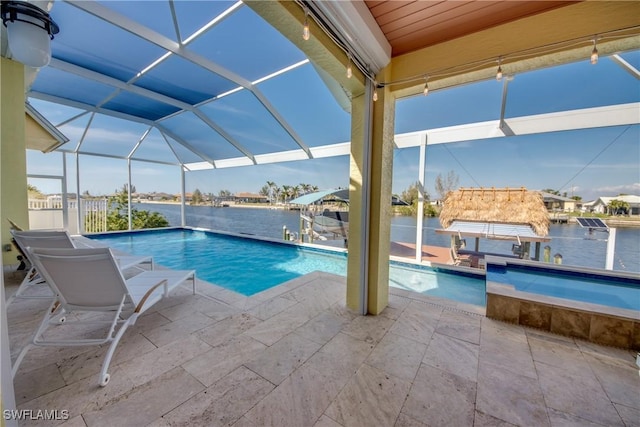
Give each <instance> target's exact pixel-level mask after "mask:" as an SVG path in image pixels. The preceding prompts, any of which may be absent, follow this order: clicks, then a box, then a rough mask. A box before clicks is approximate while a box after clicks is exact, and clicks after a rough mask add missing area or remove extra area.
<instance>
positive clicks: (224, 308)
mask: <svg viewBox="0 0 640 427" xmlns="http://www.w3.org/2000/svg"><path fill="white" fill-rule="evenodd" d="M240 312H242V310H240V309H239V308H237V307H233V306H231V305H229V304H226V303H224V302H221V301H216V300H213V299H209V298H207V297H203V302H202V307H200V313H202V314H204V315H205V316H208V317H210V318H212V319H213V320H215V321H219V320H222V319H226V318H227V317H229V316H232V315H234V314H237V313H240Z"/></svg>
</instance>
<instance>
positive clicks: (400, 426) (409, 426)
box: [394, 412, 428, 427]
mask: <svg viewBox="0 0 640 427" xmlns="http://www.w3.org/2000/svg"><path fill="white" fill-rule="evenodd" d="M394 427H428V425H427V424H425V423H423V422H421V421H418V420H416V419H415V418H413V417H410V416H408V415H406V414H403V413H402V412H401V413H400V415H398V419H396V423H395V424H394Z"/></svg>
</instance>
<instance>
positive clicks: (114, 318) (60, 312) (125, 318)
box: [12, 248, 196, 386]
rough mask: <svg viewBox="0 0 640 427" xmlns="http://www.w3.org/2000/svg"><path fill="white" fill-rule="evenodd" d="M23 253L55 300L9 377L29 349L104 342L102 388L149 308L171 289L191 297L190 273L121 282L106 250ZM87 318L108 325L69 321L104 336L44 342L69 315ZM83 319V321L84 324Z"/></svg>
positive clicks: (151, 275)
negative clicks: (101, 330)
mask: <svg viewBox="0 0 640 427" xmlns="http://www.w3.org/2000/svg"><path fill="white" fill-rule="evenodd" d="M27 252H28V253H29V256H30V258H31V260H32V262H33V263H34V264H35V266H36V268H37V270H38V271H39V272H40V274H42V276H43V277H44V279H45V280H46V281H47V283H48V284H49V286H51V288H52V289H53V291H54V292H55V294H56V299H55V300H54V301H53V302H52V304H51V306H50V307H49V309H48V310H47V312H46V313H45V315H44V318H43V319H42V322H41V324H40V326H39V327H38V329H37V331H36V332H35V334H34V335H33V338H32V340H31V342H30V343H29V344H28V345H26V346H25V347H24V348H23V349H22V351H21V352H20V354H19V355H18V358H17V359H16V362H15V364H14V366H13V368H12V374H13V375H14V376H15V375H16V373H17V371H18V368H19V366H20V363H21V362H22V360H23V358H24V356H25V355H26V353H27V351H28V350H29V349H30V348H31V347H32V346H34V345H35V346H85V345H101V344H105V343H108V342H110V343H111V344H110V346H109V349H108V350H107V353H106V355H105V359H104V361H103V363H102V369H101V370H100V378H99V384H100V385H101V386H105V385H107V383H108V382H109V378H110V375H109V373H108V372H107V371H108V369H109V364H110V363H111V358H112V356H113V353H114V351H115V349H116V347H117V345H118V343H119V342H120V339H121V338H122V335H123V334H124V332H125V331H126V330H127V328H128V327H129V326H131V325H133V324H135V322H136V320H137V319H138V316H140V315H141V314H142V313H144V312H145V311H146V310H147V309H149V308H150V307H152V306H153V305H154V304H155V303H157V302H158V301H160V300H161V299H162V298H164V297H166V296H168V295H169V292H171V291H172V290H173V289H175V288H176V287H178V286H179V285H181V284H182V283H184V282H186V281H188V280H191V281H192V287H193V293H194V294H195V293H196V275H195V270H153V271H144V272H142V273H140V274H138V275H136V276H134V277H132V278H130V279H125V278H124V276H123V275H122V272H121V270H120V269H119V268H118V265H117V263H116V260H115V259H114V257H113V254H112V252H111V250H110V249H109V248H95V249H42V248H27ZM78 312H93V313H96V312H98V313H103V314H106V315H109V320H101V321H100V320H98V321H96V320H82V319H83V316H80V317H78V319H80V320H70V321H69V322H74V323H78V324H82V325H88V324H95V323H99V324H103V325H104V324H105V323H106V324H108V325H109V330H108V332H107V334H106V336H104V337H101V338H89V339H54V338H49V339H45V338H44V337H43V334H44V333H45V332H46V331H47V329H48V328H49V326H51V325H56V324H57V325H59V324H60V323H61V322H62V321H64V317H62V316H68V315H69V314H72V313H78ZM86 317H87V316H84V318H86Z"/></svg>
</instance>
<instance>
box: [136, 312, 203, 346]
mask: <svg viewBox="0 0 640 427" xmlns="http://www.w3.org/2000/svg"><path fill="white" fill-rule="evenodd" d="M213 323H215V320H213V319H212V318H210V317H208V316H205V315H204V314H202V313H198V312H196V313H193V314H192V315H191V316H189V317H183V318H181V319H179V320H176V321H175V322H171V323H167V324H165V325H162V326H158V327H157V328H154V329H151V330H150V331H148V332H145V333H144V336H145V337H147V339H148V340H149V341H151V342H152V343H153V344H154V345H155V346H156V347H162V346H163V345H166V344H169V343H171V342H173V341H176V340H179V339H181V338H184V337H185V336H187V335H189V334H190V333H192V332H195V331H199V330H201V329H203V328H206V327H207V326H209V325H212V324H213Z"/></svg>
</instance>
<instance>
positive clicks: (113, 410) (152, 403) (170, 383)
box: [83, 368, 204, 427]
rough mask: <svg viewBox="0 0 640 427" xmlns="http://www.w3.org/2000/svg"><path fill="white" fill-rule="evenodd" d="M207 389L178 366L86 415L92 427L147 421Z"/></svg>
mask: <svg viewBox="0 0 640 427" xmlns="http://www.w3.org/2000/svg"><path fill="white" fill-rule="evenodd" d="M203 389H204V387H203V385H202V384H200V382H198V381H197V380H196V379H195V378H193V377H192V376H191V375H189V374H188V373H187V372H186V371H185V370H184V369H182V368H175V369H172V370H170V371H168V372H165V373H164V374H162V375H160V376H158V377H156V378H154V380H152V381H149V382H148V383H145V384H143V385H141V386H138V387H135V388H133V389H132V390H130V391H129V392H128V393H126V394H125V395H122V396H119V397H117V398H115V399H113V400H112V401H110V402H108V403H107V404H106V405H105V406H103V407H102V408H100V409H99V410H97V411H93V412H89V413H86V414H84V415H83V417H84V419H85V422H86V423H87V426H88V427H91V426H141V425H146V424H149V423H151V422H153V421H154V420H156V419H157V418H159V417H161V416H162V415H164V414H166V413H167V412H169V411H170V410H171V409H173V408H175V407H177V406H178V405H180V404H182V403H183V402H185V401H187V400H189V399H190V398H191V397H192V396H194V395H196V394H197V393H199V392H200V391H202V390H203Z"/></svg>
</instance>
